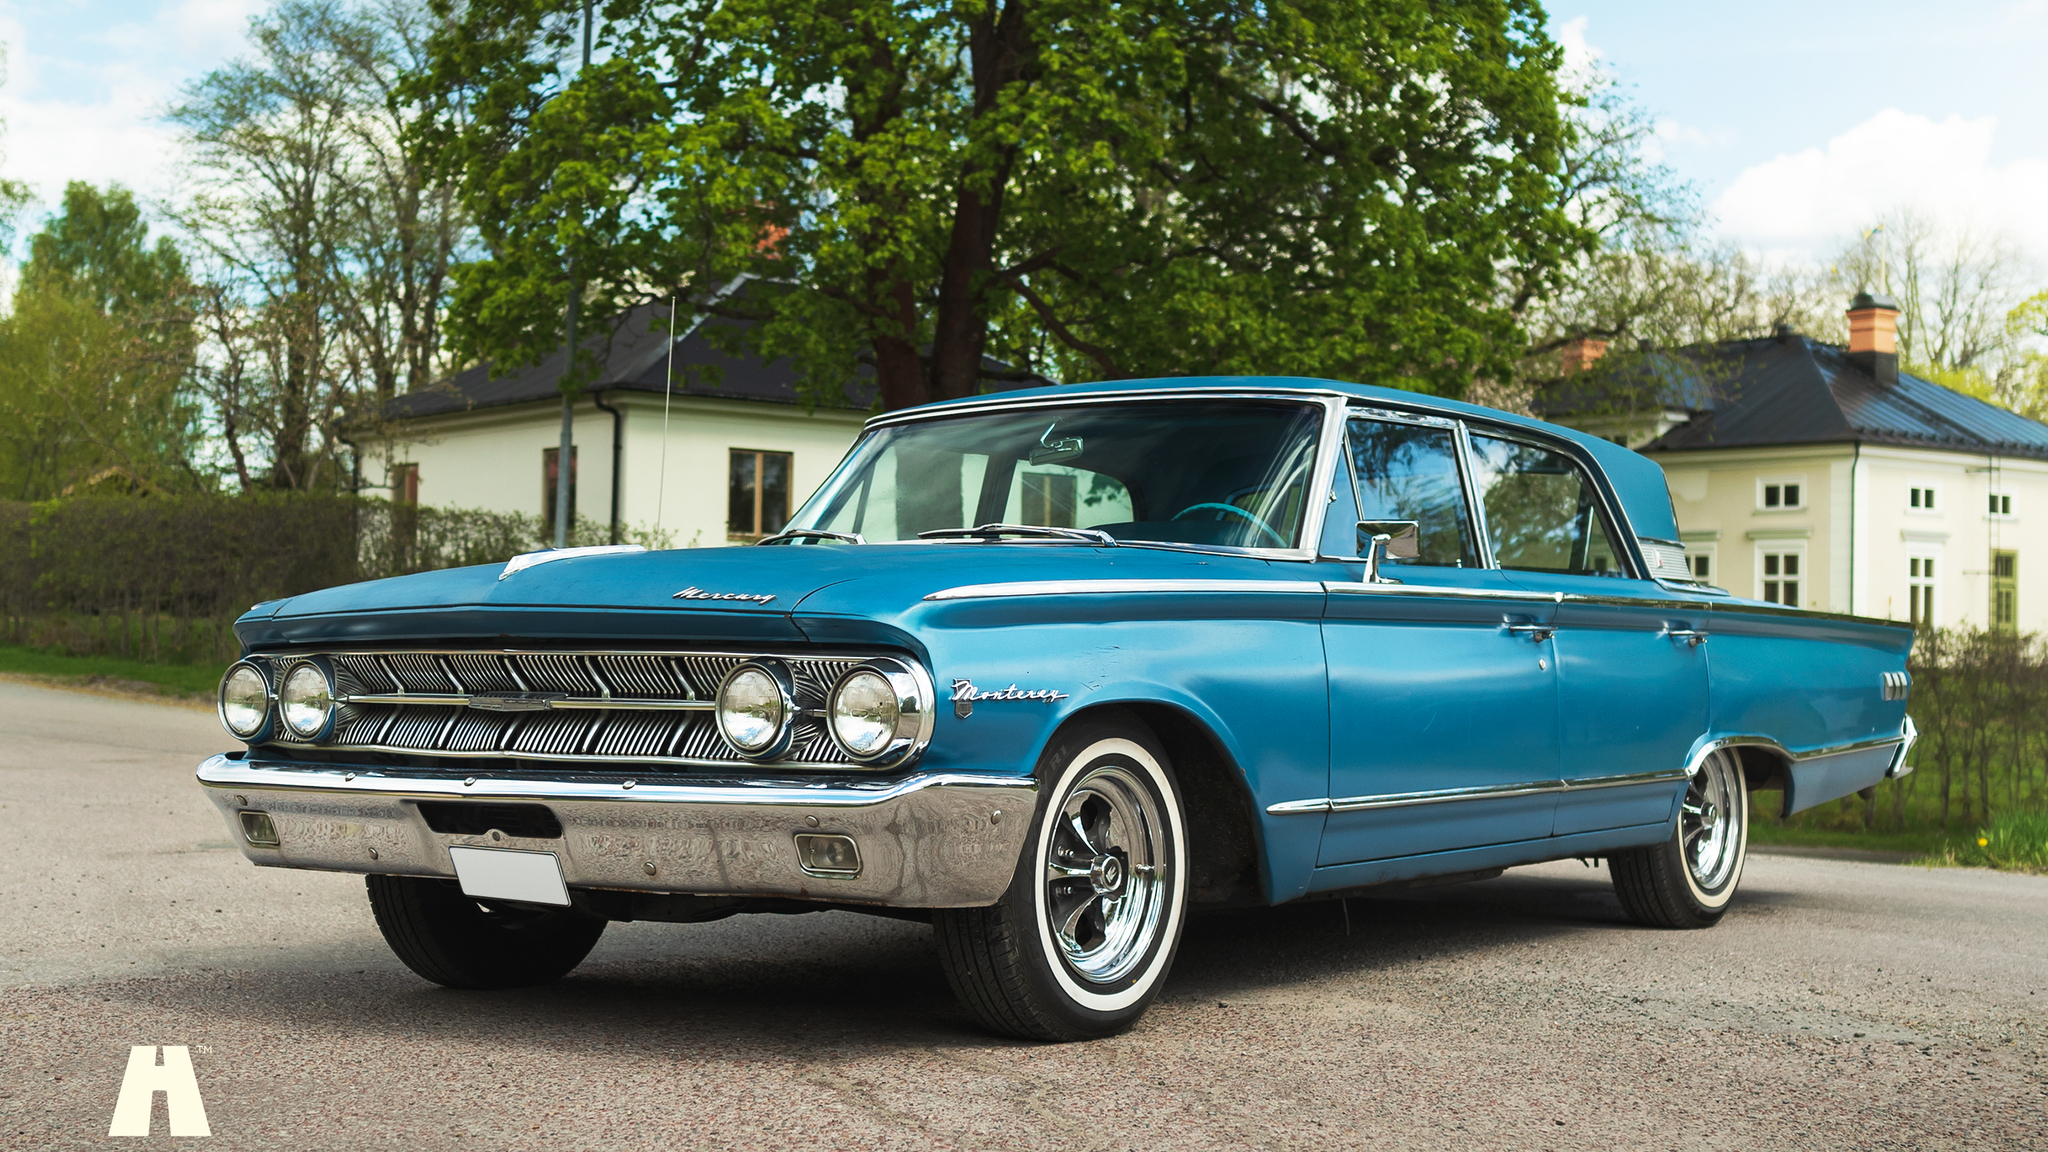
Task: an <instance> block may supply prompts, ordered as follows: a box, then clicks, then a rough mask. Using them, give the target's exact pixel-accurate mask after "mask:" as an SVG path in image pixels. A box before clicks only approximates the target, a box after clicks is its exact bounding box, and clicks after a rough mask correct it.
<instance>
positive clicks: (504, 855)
mask: <svg viewBox="0 0 2048 1152" xmlns="http://www.w3.org/2000/svg"><path fill="white" fill-rule="evenodd" d="M448 855H449V856H450V857H451V858H453V859H454V861H455V878H456V879H457V880H459V881H461V883H462V894H463V895H465V896H474V897H476V898H477V899H479V900H524V901H526V902H527V903H529V904H567V903H568V902H569V886H568V885H566V884H564V883H562V862H561V861H560V860H558V859H556V858H555V854H554V853H553V852H514V851H511V850H510V849H506V848H450V849H448Z"/></svg>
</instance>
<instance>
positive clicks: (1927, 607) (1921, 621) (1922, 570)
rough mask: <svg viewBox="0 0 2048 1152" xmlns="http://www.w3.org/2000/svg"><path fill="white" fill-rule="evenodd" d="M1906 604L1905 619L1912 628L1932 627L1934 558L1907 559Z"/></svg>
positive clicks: (1913, 557)
mask: <svg viewBox="0 0 2048 1152" xmlns="http://www.w3.org/2000/svg"><path fill="white" fill-rule="evenodd" d="M1906 604H1907V615H1906V619H1908V620H1910V621H1912V622H1913V627H1915V628H1932V627H1933V626H1934V620H1935V616H1934V557H1932V556H1912V557H1908V558H1907V560H1906Z"/></svg>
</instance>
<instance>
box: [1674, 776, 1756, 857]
mask: <svg viewBox="0 0 2048 1152" xmlns="http://www.w3.org/2000/svg"><path fill="white" fill-rule="evenodd" d="M1743 800H1744V796H1743V793H1742V773H1741V770H1740V769H1738V768H1737V767H1736V766H1735V764H1734V761H1733V760H1732V759H1731V758H1730V757H1729V756H1728V754H1727V753H1725V752H1717V753H1715V754H1714V755H1712V756H1709V757H1707V761H1706V763H1705V764H1702V765H1701V766H1700V770H1699V774H1698V775H1696V776H1694V777H1693V778H1692V782H1691V783H1690V784H1689V785H1687V787H1686V790H1685V800H1684V802H1683V803H1682V804H1681V806H1680V811H1679V816H1678V825H1679V843H1680V845H1681V847H1682V849H1683V851H1684V854H1685V866H1686V869H1687V871H1689V872H1690V873H1691V874H1692V882H1693V884H1694V885H1695V886H1697V887H1698V888H1699V889H1700V890H1701V891H1703V892H1716V891H1719V890H1720V889H1721V888H1722V887H1723V886H1724V885H1725V884H1727V882H1728V879H1729V875H1730V874H1731V873H1732V872H1734V870H1735V868H1736V866H1737V865H1738V864H1739V863H1740V862H1741V860H1742V849H1743V846H1744V842H1745V841H1746V840H1747V837H1746V836H1745V832H1747V829H1746V828H1745V827H1744V826H1743V824H1744V821H1745V820H1746V819H1747V818H1748V806H1747V805H1746V804H1744V803H1743Z"/></svg>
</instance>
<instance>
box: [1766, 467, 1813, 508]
mask: <svg viewBox="0 0 2048 1152" xmlns="http://www.w3.org/2000/svg"><path fill="white" fill-rule="evenodd" d="M1787 484H1797V485H1799V503H1797V504H1779V505H1778V506H1777V507H1775V508H1772V507H1769V506H1767V505H1765V503H1764V489H1765V488H1768V487H1776V488H1778V489H1779V490H1780V491H1779V494H1778V498H1779V499H1780V500H1782V499H1784V491H1783V489H1784V487H1785V485H1787ZM1809 490H1810V489H1809V487H1808V485H1807V483H1806V474H1805V473H1803V472H1802V473H1800V474H1798V475H1796V476H1794V475H1784V476H1759V477H1757V478H1756V510H1757V511H1759V512H1804V511H1806V496H1807V493H1808V491H1809Z"/></svg>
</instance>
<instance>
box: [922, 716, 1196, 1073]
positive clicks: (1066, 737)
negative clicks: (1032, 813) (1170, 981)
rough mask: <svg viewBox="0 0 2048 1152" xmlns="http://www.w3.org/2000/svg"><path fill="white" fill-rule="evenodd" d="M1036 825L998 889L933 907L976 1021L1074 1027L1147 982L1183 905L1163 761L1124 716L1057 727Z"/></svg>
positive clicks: (1102, 1014) (1070, 1031)
mask: <svg viewBox="0 0 2048 1152" xmlns="http://www.w3.org/2000/svg"><path fill="white" fill-rule="evenodd" d="M1039 780H1040V784H1041V790H1040V795H1041V797H1042V799H1041V803H1040V804H1039V807H1038V811H1037V815H1036V818H1035V825H1034V827H1033V828H1032V831H1031V836H1030V838H1029V839H1028V840H1027V841H1026V843H1025V846H1024V852H1023V855H1022V858H1021V859H1020V860H1019V862H1018V866H1017V874H1016V876H1015V878H1014V879H1012V880H1011V882H1010V888H1009V891H1008V892H1007V893H1005V894H1004V896H1003V898H1002V900H1000V901H998V902H997V903H996V904H994V905H992V906H990V907H987V908H947V909H941V910H939V911H938V912H937V913H936V914H935V915H934V916H933V918H932V923H933V927H934V930H935V932H936V935H937V938H938V944H939V949H940V957H941V960H942V961H943V963H944V965H945V969H946V978H947V980H948V982H950V983H951V984H952V986H953V991H954V992H955V993H956V994H957V995H958V996H959V997H960V999H961V1001H962V1002H963V1003H965V1004H966V1005H967V1007H968V1008H969V1009H970V1010H971V1011H972V1012H973V1013H974V1014H975V1016H976V1017H978V1018H979V1019H980V1020H981V1022H982V1023H983V1024H985V1025H987V1026H988V1027H989V1028H991V1029H993V1030H995V1031H997V1032H1002V1033H1005V1034H1008V1035H1011V1036H1016V1037H1019V1038H1022V1039H1026V1040H1085V1039H1090V1038H1093V1037H1097V1036H1107V1035H1110V1034H1112V1033H1115V1032H1120V1031H1122V1030H1123V1029H1125V1028H1128V1027H1130V1026H1131V1025H1132V1024H1133V1023H1134V1022H1136V1021H1137V1019H1138V1017H1139V1016H1141V1015H1143V1014H1144V1012H1145V1008H1146V1007H1147V1006H1148V1005H1149V1004H1151V1002H1152V998H1153V997H1154V996H1155V995H1157V994H1158V992H1159V987H1160V985H1161V984H1162V983H1163V982H1164V981H1165V979H1166V973H1167V970H1168V969H1169V968H1171V967H1172V966H1173V957H1174V953H1175V951H1176V950H1177V949H1178V948H1179V946H1180V933H1181V924H1182V921H1183V920H1184V919H1185V917H1186V912H1187V892H1188V881H1187V871H1188V870H1187V829H1186V820H1185V818H1184V816H1183V810H1182V806H1181V798H1180V788H1179V786H1178V784H1177V783H1176V782H1175V780H1174V776H1173V768H1172V766H1171V765H1170V764H1169V763H1168V761H1167V758H1166V754H1165V752H1164V751H1162V750H1161V749H1160V747H1159V745H1158V742H1157V741H1155V740H1154V739H1153V737H1152V734H1151V732H1150V731H1148V730H1147V729H1145V728H1144V726H1143V725H1140V724H1138V723H1137V722H1136V721H1135V720H1130V719H1125V718H1121V717H1118V718H1116V719H1102V720H1086V721H1082V722H1081V723H1079V724H1076V725H1073V726H1071V727H1069V728H1068V729H1067V730H1065V731H1064V732H1062V733H1061V734H1060V736H1059V737H1058V738H1057V739H1055V740H1054V741H1053V742H1052V744H1051V745H1050V746H1049V747H1048V748H1047V749H1046V752H1045V755H1044V756H1043V757H1041V758H1040V761H1039Z"/></svg>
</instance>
